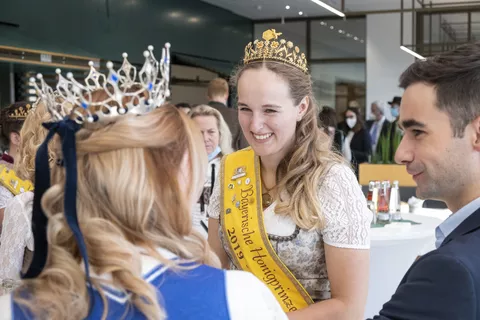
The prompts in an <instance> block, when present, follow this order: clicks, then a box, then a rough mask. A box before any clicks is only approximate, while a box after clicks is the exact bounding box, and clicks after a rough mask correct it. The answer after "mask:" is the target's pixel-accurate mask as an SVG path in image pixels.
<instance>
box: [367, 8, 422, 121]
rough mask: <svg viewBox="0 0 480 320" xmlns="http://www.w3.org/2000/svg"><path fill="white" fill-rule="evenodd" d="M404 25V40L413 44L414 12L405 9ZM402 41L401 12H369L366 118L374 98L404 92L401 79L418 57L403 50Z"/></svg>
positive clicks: (379, 98)
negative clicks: (400, 85)
mask: <svg viewBox="0 0 480 320" xmlns="http://www.w3.org/2000/svg"><path fill="white" fill-rule="evenodd" d="M403 25H404V32H403V35H404V36H403V40H404V44H412V43H411V42H412V41H411V38H412V15H411V13H404V21H403ZM400 42H401V41H400V13H389V14H370V15H367V39H366V45H367V49H366V50H367V59H366V60H367V97H366V99H367V100H366V102H367V104H366V109H367V111H366V115H367V118H368V117H369V116H370V113H371V111H370V105H371V103H372V102H374V101H375V100H384V101H391V99H392V98H393V97H394V96H402V93H403V90H402V89H400V88H399V87H398V84H399V83H398V79H399V77H400V75H401V74H402V72H403V71H404V70H405V69H406V68H407V67H408V66H409V65H410V64H411V63H413V62H414V60H415V59H414V58H413V57H412V56H411V55H409V54H408V53H406V52H404V51H403V50H400Z"/></svg>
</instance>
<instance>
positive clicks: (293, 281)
mask: <svg viewBox="0 0 480 320" xmlns="http://www.w3.org/2000/svg"><path fill="white" fill-rule="evenodd" d="M244 152H248V153H250V154H249V155H248V156H253V157H254V160H253V166H254V168H255V175H254V177H252V178H254V180H255V186H256V194H255V196H256V199H257V201H256V208H253V207H252V206H251V204H249V207H250V208H252V209H254V210H255V209H256V214H255V213H254V214H252V217H256V219H257V222H258V227H259V230H256V231H258V233H259V235H260V237H261V239H262V241H263V246H264V248H265V249H266V251H267V253H268V254H269V255H270V257H271V259H272V260H273V262H274V263H275V264H276V266H275V267H276V268H278V269H280V270H279V271H281V272H283V273H284V275H285V276H286V278H287V281H289V282H290V284H283V287H285V288H289V287H293V288H295V291H297V292H291V293H292V294H299V295H300V296H301V297H302V299H303V300H304V304H303V306H301V308H305V307H307V306H308V305H310V304H313V300H312V298H311V297H310V295H309V294H308V293H307V291H306V290H305V288H304V287H303V286H302V285H301V283H300V282H299V281H298V280H297V279H296V278H295V276H294V275H293V274H292V272H291V271H290V270H289V269H288V267H287V266H285V264H284V263H283V262H282V260H281V259H280V258H279V257H278V255H277V253H276V252H275V250H274V249H273V246H272V244H271V243H270V240H269V239H268V235H267V232H266V229H265V224H264V219H263V207H262V192H261V190H262V189H261V188H262V185H261V178H260V159H259V157H258V156H255V154H254V151H253V150H252V149H251V148H246V149H243V150H240V151H237V152H235V153H233V154H230V155H228V156H225V157H223V159H222V165H221V170H220V178H221V180H220V181H221V183H222V187H221V188H220V189H221V194H220V195H221V203H220V210H221V214H220V216H221V218H220V219H221V220H220V221H221V224H222V230H223V235H224V240H225V241H226V242H227V244H228V247H229V249H230V256H231V258H232V259H233V263H234V265H235V266H236V267H237V269H239V270H243V269H244V268H242V266H241V264H240V261H239V259H238V257H237V255H236V254H235V250H234V248H233V244H232V243H231V242H230V241H229V237H228V230H227V229H228V228H227V225H226V222H225V221H226V220H225V215H226V208H225V200H226V199H225V189H226V188H227V185H228V184H229V183H228V182H227V181H226V180H225V179H228V177H226V176H225V167H226V161H227V158H228V159H229V160H231V159H232V158H233V157H236V156H239V155H240V153H244ZM249 162H250V160H249ZM235 209H236V208H235ZM239 242H240V243H241V241H239ZM245 248H246V246H245ZM245 271H249V272H252V271H251V270H245ZM252 273H253V272H252ZM255 276H257V278H258V279H260V280H261V281H262V282H264V281H263V279H262V277H259V276H258V275H256V274H255ZM264 283H265V282H264ZM267 287H268V288H269V289H270V290H271V291H272V292H273V293H274V295H275V297H276V298H277V300H278V297H277V295H276V294H275V292H274V291H273V290H272V289H273V288H272V287H271V286H269V285H268V284H267ZM279 303H280V305H281V306H282V309H283V310H284V311H285V312H289V311H295V310H298V309H301V308H293V310H292V309H291V308H290V309H289V308H287V307H286V306H285V304H284V303H283V301H279Z"/></svg>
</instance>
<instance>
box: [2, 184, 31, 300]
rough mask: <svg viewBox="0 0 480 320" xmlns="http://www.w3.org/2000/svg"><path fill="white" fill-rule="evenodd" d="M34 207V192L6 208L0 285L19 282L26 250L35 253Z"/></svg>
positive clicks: (17, 197)
mask: <svg viewBox="0 0 480 320" xmlns="http://www.w3.org/2000/svg"><path fill="white" fill-rule="evenodd" d="M32 205H33V192H30V191H29V192H25V193H21V194H19V195H18V196H16V197H14V198H13V199H12V200H10V201H9V202H8V204H7V206H6V207H5V217H4V219H3V229H2V234H1V237H0V284H2V283H3V282H10V281H12V280H13V281H15V280H19V279H20V271H21V270H22V265H23V257H24V253H25V248H27V249H29V250H30V251H33V234H32V228H31V221H32ZM0 294H2V288H1V286H0Z"/></svg>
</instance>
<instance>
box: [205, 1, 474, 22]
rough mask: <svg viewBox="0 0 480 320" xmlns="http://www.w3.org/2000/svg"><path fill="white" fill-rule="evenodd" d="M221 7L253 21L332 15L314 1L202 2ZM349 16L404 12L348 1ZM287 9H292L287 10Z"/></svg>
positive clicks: (386, 4)
mask: <svg viewBox="0 0 480 320" xmlns="http://www.w3.org/2000/svg"><path fill="white" fill-rule="evenodd" d="M201 1H204V2H207V3H210V4H212V5H215V6H217V7H221V8H224V9H227V10H230V11H232V12H234V13H236V14H238V15H241V16H244V17H247V18H250V19H253V20H261V19H276V18H282V17H285V18H292V17H301V16H304V17H318V16H328V15H332V13H330V12H329V11H328V10H326V9H324V8H322V7H320V6H319V5H317V4H315V3H313V2H312V1H311V0H201ZM344 1H345V12H358V11H362V12H364V11H378V10H395V9H399V8H400V0H344ZM323 2H325V3H327V4H329V5H331V6H332V7H334V8H336V9H339V10H340V9H341V3H342V0H324V1H323ZM415 2H416V8H420V5H419V4H418V2H419V0H415ZM429 2H433V3H434V4H442V3H459V5H460V4H461V3H465V4H468V3H471V4H472V5H480V2H479V1H477V0H432V1H429V0H425V1H424V3H426V4H427V3H429ZM411 4H412V2H411V1H409V0H404V7H405V8H411ZM287 6H289V9H288V10H287V9H286V8H287Z"/></svg>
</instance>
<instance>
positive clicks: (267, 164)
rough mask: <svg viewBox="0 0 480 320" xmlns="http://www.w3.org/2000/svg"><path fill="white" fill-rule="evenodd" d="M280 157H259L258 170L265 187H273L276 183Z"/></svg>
mask: <svg viewBox="0 0 480 320" xmlns="http://www.w3.org/2000/svg"><path fill="white" fill-rule="evenodd" d="M280 161H281V159H275V158H273V157H260V170H261V174H262V180H263V183H264V184H265V187H266V188H268V189H271V188H273V187H274V186H275V185H276V184H277V168H278V165H279V164H280Z"/></svg>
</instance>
